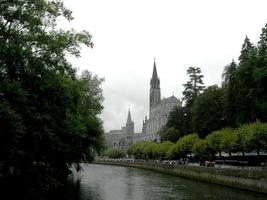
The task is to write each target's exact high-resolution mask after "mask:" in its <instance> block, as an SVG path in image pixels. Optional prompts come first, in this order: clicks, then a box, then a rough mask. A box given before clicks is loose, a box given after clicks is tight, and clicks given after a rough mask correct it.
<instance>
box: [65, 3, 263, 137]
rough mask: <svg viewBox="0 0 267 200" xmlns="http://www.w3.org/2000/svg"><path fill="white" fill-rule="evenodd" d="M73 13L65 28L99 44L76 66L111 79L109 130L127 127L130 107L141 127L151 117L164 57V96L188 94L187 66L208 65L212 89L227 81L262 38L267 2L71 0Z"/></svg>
mask: <svg viewBox="0 0 267 200" xmlns="http://www.w3.org/2000/svg"><path fill="white" fill-rule="evenodd" d="M64 2H65V5H66V7H67V8H69V9H70V10H72V11H73V16H74V18H75V19H74V20H73V21H72V22H71V23H68V24H66V22H60V25H61V26H64V27H67V28H74V29H76V30H84V29H85V30H88V31H89V32H90V33H91V34H92V36H93V39H92V40H93V43H94V45H95V46H94V48H93V49H89V48H83V49H82V57H81V58H79V59H72V58H70V60H71V62H72V63H73V64H74V66H75V67H77V68H79V70H80V71H82V70H85V69H87V70H89V71H91V72H93V73H94V74H97V75H98V76H100V77H104V78H105V82H104V83H103V85H102V87H103V90H104V97H105V101H104V107H105V108H104V110H103V113H102V115H101V118H102V119H103V120H104V128H105V131H109V130H111V129H120V128H121V127H122V126H123V125H124V124H125V122H126V118H127V111H128V108H129V106H130V108H131V114H132V119H133V120H134V122H135V130H136V131H137V132H140V131H141V126H142V120H143V119H144V116H145V115H146V114H148V99H149V96H148V95H149V81H150V78H151V75H152V69H153V59H154V57H155V58H156V63H157V70H158V75H159V77H160V81H161V93H162V97H168V96H171V95H172V94H173V93H174V95H175V96H177V97H178V98H181V96H182V91H183V86H182V84H184V83H186V81H187V75H186V69H187V68H188V67H189V66H195V67H200V68H201V70H202V72H203V75H204V83H205V85H206V86H208V85H213V84H219V85H220V84H221V74H222V71H223V68H224V66H225V65H227V64H228V63H230V62H231V60H232V59H235V60H237V57H238V56H239V52H240V49H241V45H242V43H243V41H244V38H245V36H246V35H247V36H248V37H249V38H250V39H251V41H252V42H254V43H256V42H257V41H258V39H259V35H260V32H261V28H262V27H263V26H264V25H265V23H267V12H266V8H267V1H266V0H250V1H246V0H220V1H219V0H131V1H130V0H64Z"/></svg>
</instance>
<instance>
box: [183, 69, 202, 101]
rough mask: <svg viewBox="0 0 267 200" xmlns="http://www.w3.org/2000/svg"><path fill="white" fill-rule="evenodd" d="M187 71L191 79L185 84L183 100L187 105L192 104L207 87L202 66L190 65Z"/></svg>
mask: <svg viewBox="0 0 267 200" xmlns="http://www.w3.org/2000/svg"><path fill="white" fill-rule="evenodd" d="M186 72H187V74H188V76H189V81H188V82H187V83H186V84H183V86H184V91H183V95H184V97H183V100H184V101H185V103H186V105H188V106H190V105H192V103H193V102H194V100H195V99H196V97H197V96H198V95H199V94H200V93H201V92H202V91H203V89H204V88H205V87H204V86H203V80H202V78H203V75H202V74H201V69H200V68H198V67H189V68H188V69H187V71H186Z"/></svg>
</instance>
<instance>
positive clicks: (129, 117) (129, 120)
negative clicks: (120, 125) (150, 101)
mask: <svg viewBox="0 0 267 200" xmlns="http://www.w3.org/2000/svg"><path fill="white" fill-rule="evenodd" d="M130 123H132V118H131V111H130V108H129V111H128V117H127V121H126V124H130Z"/></svg>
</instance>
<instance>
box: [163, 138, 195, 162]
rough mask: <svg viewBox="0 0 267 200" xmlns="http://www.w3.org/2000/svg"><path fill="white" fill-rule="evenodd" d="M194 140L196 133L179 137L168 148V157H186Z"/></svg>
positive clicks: (190, 151)
mask: <svg viewBox="0 0 267 200" xmlns="http://www.w3.org/2000/svg"><path fill="white" fill-rule="evenodd" d="M196 141H198V135H197V134H195V133H194V134H190V135H186V136H183V137H181V138H180V139H179V140H178V141H177V142H176V144H175V145H173V146H172V148H170V149H169V151H168V156H169V157H170V158H181V157H182V158H183V157H186V155H187V154H191V153H192V147H193V145H194V143H195V142H196Z"/></svg>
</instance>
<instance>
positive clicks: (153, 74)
mask: <svg viewBox="0 0 267 200" xmlns="http://www.w3.org/2000/svg"><path fill="white" fill-rule="evenodd" d="M157 78H158V74H157V67H156V59H155V58H154V66H153V73H152V79H154V80H156V79H157Z"/></svg>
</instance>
